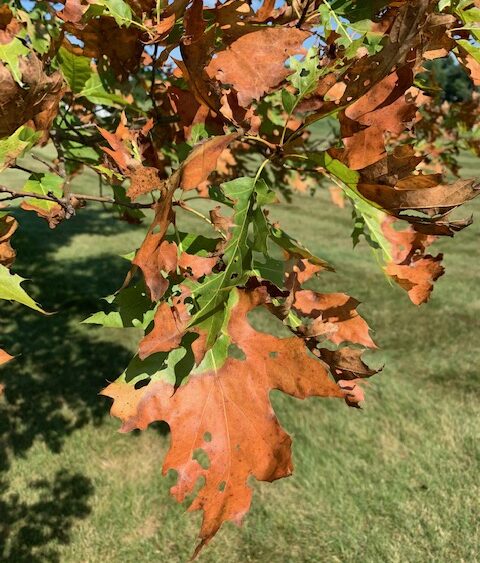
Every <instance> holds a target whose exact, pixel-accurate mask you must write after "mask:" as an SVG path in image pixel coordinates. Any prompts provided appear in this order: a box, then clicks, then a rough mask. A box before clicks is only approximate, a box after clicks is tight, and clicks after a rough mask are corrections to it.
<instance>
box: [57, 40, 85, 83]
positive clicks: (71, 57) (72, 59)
mask: <svg viewBox="0 0 480 563" xmlns="http://www.w3.org/2000/svg"><path fill="white" fill-rule="evenodd" d="M57 60H58V62H59V64H60V70H61V71H62V74H63V76H65V79H66V80H67V82H68V85H69V86H70V88H71V90H72V92H73V93H74V94H78V93H79V92H81V91H82V90H83V88H84V87H85V84H86V83H87V81H88V79H89V78H90V77H91V76H92V74H93V69H92V67H91V65H90V59H89V58H88V57H83V56H81V55H75V54H73V53H71V52H70V51H69V50H68V49H65V47H60V49H59V51H58V54H57Z"/></svg>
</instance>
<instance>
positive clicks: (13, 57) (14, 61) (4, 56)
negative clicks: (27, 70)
mask: <svg viewBox="0 0 480 563" xmlns="http://www.w3.org/2000/svg"><path fill="white" fill-rule="evenodd" d="M28 53H29V49H28V47H26V46H25V45H24V44H23V43H22V42H21V41H20V39H17V38H16V37H15V38H14V39H12V41H10V43H3V44H2V43H0V61H3V62H4V63H5V64H6V65H7V66H8V68H9V69H10V72H11V74H12V76H13V79H14V80H15V82H17V84H19V85H20V86H22V87H23V82H22V73H21V71H20V57H22V56H25V55H28Z"/></svg>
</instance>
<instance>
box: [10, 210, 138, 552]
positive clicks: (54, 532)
mask: <svg viewBox="0 0 480 563" xmlns="http://www.w3.org/2000/svg"><path fill="white" fill-rule="evenodd" d="M17 215H18V216H19V217H20V220H21V227H20V229H19V235H18V236H16V237H15V239H14V241H13V245H14V247H15V248H16V249H17V252H18V257H19V258H18V261H17V263H16V268H15V271H16V272H20V273H21V275H22V276H23V277H27V278H30V279H32V280H34V283H35V284H36V285H37V286H41V304H42V306H43V307H44V308H45V309H46V310H49V311H58V312H57V313H56V314H54V315H51V316H44V315H41V314H39V313H36V312H34V311H31V310H30V309H27V308H25V307H22V306H20V305H18V304H14V303H13V304H10V303H7V302H4V301H3V302H1V303H0V307H1V308H2V313H3V314H2V315H1V318H0V330H1V334H2V343H1V345H2V346H1V347H2V348H5V349H6V350H8V351H9V352H10V353H11V354H14V355H16V356H17V357H16V358H15V359H14V360H13V361H12V362H10V363H9V364H7V365H6V366H4V367H3V368H2V370H1V372H0V381H1V383H2V384H3V385H4V386H5V391H4V396H3V398H1V399H0V472H3V476H1V475H0V498H1V499H2V500H0V559H1V560H2V561H16V562H17V561H57V560H58V557H57V555H56V553H55V549H54V548H53V547H52V546H51V545H47V544H50V543H51V542H52V541H54V540H56V541H57V542H59V543H68V541H69V536H70V530H71V528H72V526H73V525H74V523H75V521H76V520H77V519H81V518H85V517H86V516H87V515H88V513H89V511H90V508H89V499H90V497H91V496H92V494H93V491H94V489H93V485H92V483H91V480H90V479H89V478H88V477H87V476H85V475H82V474H79V473H71V472H69V471H67V470H66V469H60V470H59V471H58V472H57V474H56V475H55V477H54V478H53V479H51V480H49V479H42V478H41V476H36V478H37V479H36V480H33V479H32V481H31V482H30V485H29V488H28V492H27V493H23V494H24V496H25V498H21V497H20V495H19V494H17V493H15V492H14V491H12V490H11V487H10V486H9V483H8V481H7V480H6V477H7V475H6V472H7V471H8V469H9V467H10V464H11V462H12V460H13V458H15V457H23V456H25V455H26V454H27V452H28V450H29V449H30V448H31V447H32V446H33V445H34V444H35V442H37V441H41V442H43V443H44V444H45V445H46V446H47V448H48V449H49V450H50V451H52V452H55V453H59V452H60V451H61V449H62V446H63V445H64V442H65V440H66V439H67V438H68V436H70V435H71V434H72V433H73V432H74V431H75V430H77V429H79V428H82V427H83V426H85V425H87V424H92V423H93V424H95V425H98V424H100V423H101V422H102V420H103V418H104V417H105V416H106V415H107V414H108V404H106V402H105V401H103V400H102V399H101V398H100V397H99V396H98V392H99V391H100V390H101V389H102V388H103V387H104V386H105V385H106V382H107V379H110V380H112V379H114V378H115V377H116V376H117V375H119V374H120V373H121V371H122V370H123V369H124V367H125V365H126V364H127V362H128V360H129V359H130V357H131V351H130V350H129V349H127V348H126V347H125V346H123V345H121V344H117V343H112V342H108V341H102V340H100V339H99V338H98V334H99V333H98V331H96V330H95V329H94V328H93V327H92V328H90V329H87V328H86V327H80V325H79V322H80V321H81V320H83V319H85V318H86V317H87V316H88V315H89V314H91V313H92V312H94V311H95V310H98V308H99V298H100V297H102V296H105V295H108V294H109V293H112V292H114V291H115V290H116V289H117V288H118V286H119V285H120V284H121V282H122V280H123V276H125V273H126V272H127V271H128V264H127V263H126V262H125V260H123V259H122V258H120V257H116V256H115V255H113V253H112V254H111V255H109V254H107V252H108V251H106V252H105V255H104V256H102V255H100V256H98V255H97V256H95V257H94V258H91V259H75V250H74V246H73V247H72V259H71V260H70V259H68V260H66V259H64V260H61V261H58V260H55V257H54V255H55V252H56V250H57V249H58V248H60V247H61V246H63V245H67V244H69V243H70V242H72V240H71V239H72V237H74V236H75V235H77V234H82V233H85V234H92V235H95V234H101V235H102V236H105V235H115V234H120V233H122V232H125V231H126V230H127V229H129V230H131V229H132V227H131V226H130V225H126V224H124V223H121V222H119V221H112V220H111V218H110V221H108V219H107V220H106V218H105V217H104V216H103V215H104V213H103V212H90V211H83V213H82V214H81V215H80V216H79V217H78V218H75V219H74V220H73V221H71V222H67V223H65V224H63V225H60V226H59V227H58V228H57V229H56V230H55V231H53V232H50V231H49V229H48V227H47V226H46V224H45V223H44V222H43V221H41V220H40V219H38V218H37V217H35V216H34V215H33V214H26V213H22V212H19V213H18V214H17ZM92 243H93V244H94V243H95V240H94V239H93V241H92ZM28 286H29V287H28ZM32 286H33V284H32V283H29V284H28V285H27V290H28V291H29V292H31V293H33V294H35V292H34V291H32ZM86 454H87V452H86ZM32 496H34V497H36V498H38V500H37V501H34V502H32V500H31V499H32ZM37 557H38V558H37Z"/></svg>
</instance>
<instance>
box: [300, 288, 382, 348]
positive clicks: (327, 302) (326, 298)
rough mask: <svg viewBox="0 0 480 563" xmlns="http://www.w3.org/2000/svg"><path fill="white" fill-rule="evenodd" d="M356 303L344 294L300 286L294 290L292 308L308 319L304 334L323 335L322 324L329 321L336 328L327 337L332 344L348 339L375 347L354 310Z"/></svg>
mask: <svg viewBox="0 0 480 563" xmlns="http://www.w3.org/2000/svg"><path fill="white" fill-rule="evenodd" d="M359 304H360V303H359V301H357V300H356V299H354V298H353V297H350V296H349V295H346V294H345V293H317V292H315V291H310V290H306V289H303V290H300V291H297V292H296V293H295V301H294V303H293V307H294V309H295V310H296V311H298V312H299V313H301V314H303V315H305V316H307V317H309V318H311V319H312V322H311V324H310V325H309V326H308V327H307V336H317V335H319V334H323V331H324V327H323V325H324V324H325V323H329V324H334V325H335V326H336V327H337V330H336V331H334V332H332V333H331V335H330V336H329V339H330V340H331V341H332V342H333V343H334V344H341V343H342V342H352V343H354V344H362V345H363V346H366V347H368V348H376V345H375V342H374V341H373V340H372V338H371V337H370V335H369V327H368V324H367V323H366V322H365V320H364V319H363V318H362V317H361V316H360V315H359V314H358V312H357V307H358V305H359Z"/></svg>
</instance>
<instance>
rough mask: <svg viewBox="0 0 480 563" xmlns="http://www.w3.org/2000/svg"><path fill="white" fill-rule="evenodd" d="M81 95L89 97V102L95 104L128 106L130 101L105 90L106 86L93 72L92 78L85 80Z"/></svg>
mask: <svg viewBox="0 0 480 563" xmlns="http://www.w3.org/2000/svg"><path fill="white" fill-rule="evenodd" d="M79 95H80V96H84V97H85V98H87V100H88V101H89V102H92V103H93V104H99V105H103V106H116V105H121V106H127V105H128V102H127V101H126V100H125V99H124V98H122V97H121V96H119V95H117V94H113V93H111V92H108V91H107V90H105V86H104V85H103V82H102V80H101V78H100V76H99V75H98V74H96V73H94V74H92V75H91V76H90V78H89V79H88V80H87V81H86V82H85V85H84V87H83V88H82V90H81V91H80V92H79Z"/></svg>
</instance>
